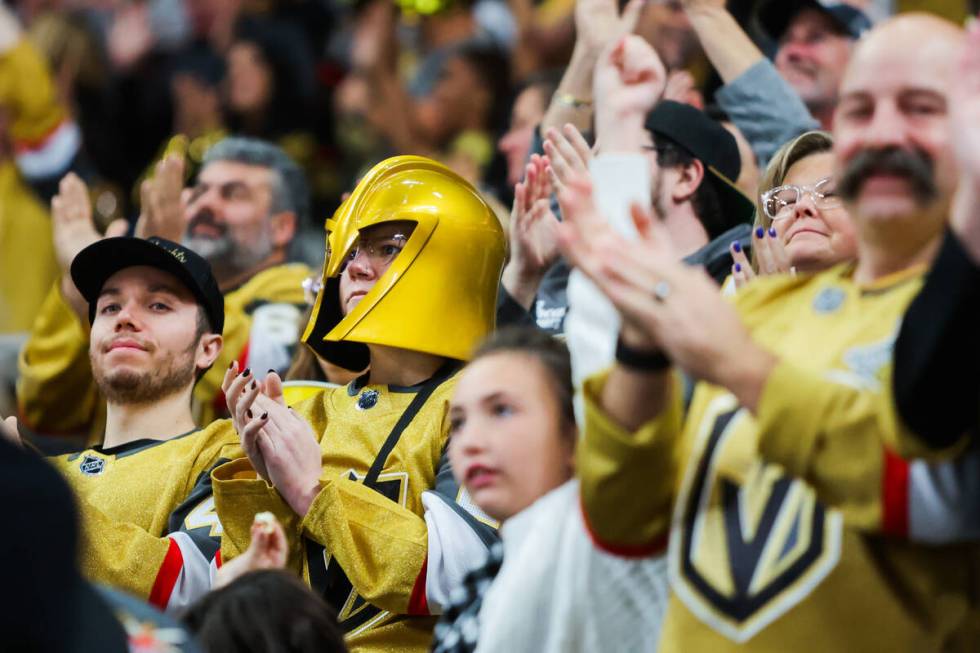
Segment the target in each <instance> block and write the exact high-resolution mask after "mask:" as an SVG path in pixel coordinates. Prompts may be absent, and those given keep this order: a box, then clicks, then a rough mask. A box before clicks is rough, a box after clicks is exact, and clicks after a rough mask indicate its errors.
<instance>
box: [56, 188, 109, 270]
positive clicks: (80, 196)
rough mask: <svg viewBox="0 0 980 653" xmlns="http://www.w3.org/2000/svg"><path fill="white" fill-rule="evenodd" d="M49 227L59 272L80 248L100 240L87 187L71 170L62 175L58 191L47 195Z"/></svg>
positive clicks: (67, 264) (73, 258)
mask: <svg viewBox="0 0 980 653" xmlns="http://www.w3.org/2000/svg"><path fill="white" fill-rule="evenodd" d="M51 226H52V230H53V236H54V249H55V255H56V256H57V259H58V265H59V266H60V267H61V271H62V272H68V269H69V268H70V267H71V262H72V261H73V260H75V256H77V255H78V253H79V252H80V251H82V250H83V249H85V248H86V247H88V246H89V245H91V244H92V243H95V242H97V241H99V240H101V239H102V235H101V234H100V233H99V232H98V230H97V229H96V228H95V221H94V220H93V219H92V204H91V201H90V199H89V194H88V186H86V185H85V182H84V181H82V180H81V178H79V176H78V175H76V174H75V173H74V172H70V173H68V174H67V175H65V176H64V177H63V178H62V180H61V183H59V184H58V194H57V195H55V196H54V197H53V198H51Z"/></svg>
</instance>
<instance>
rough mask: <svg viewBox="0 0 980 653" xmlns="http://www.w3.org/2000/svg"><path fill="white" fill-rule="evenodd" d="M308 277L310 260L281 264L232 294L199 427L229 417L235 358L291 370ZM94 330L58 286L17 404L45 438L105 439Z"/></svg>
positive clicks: (30, 348)
mask: <svg viewBox="0 0 980 653" xmlns="http://www.w3.org/2000/svg"><path fill="white" fill-rule="evenodd" d="M309 274H310V270H309V268H308V267H306V266H305V265H301V264H290V265H279V266H276V267H272V268H269V269H268V270H264V271H263V272H260V273H259V274H257V275H255V276H254V277H252V278H251V279H250V280H249V281H248V282H247V283H245V284H244V285H242V286H241V287H239V288H238V289H236V290H233V291H231V292H228V293H227V294H225V329H224V345H223V347H222V350H221V354H220V355H219V356H218V359H217V360H216V361H215V362H214V366H213V367H212V368H211V369H210V370H208V371H207V373H206V374H205V375H204V377H203V378H201V380H200V381H199V382H198V383H197V385H196V386H195V387H194V406H195V417H196V418H197V423H198V424H209V423H210V422H212V421H213V420H215V419H217V418H219V417H222V416H224V415H226V414H227V412H226V408H225V403H224V394H223V393H222V392H221V381H222V379H223V378H224V374H225V371H226V370H227V369H228V366H229V365H230V364H231V362H232V361H233V360H237V361H239V364H240V365H241V367H242V369H244V368H245V367H248V366H252V367H253V368H255V369H260V370H266V369H270V368H273V369H276V370H279V371H285V370H286V369H287V368H288V367H289V361H290V359H291V351H292V346H293V345H294V344H295V343H296V341H297V337H298V334H299V324H300V322H301V320H302V309H301V306H303V305H304V298H303V288H302V285H301V284H302V281H303V279H305V278H306V277H307V276H309ZM88 329H89V325H88V324H87V323H86V324H82V323H81V322H79V320H78V318H77V317H76V316H75V314H74V313H73V312H72V310H71V308H69V307H68V305H67V303H66V302H65V300H64V298H63V297H62V296H61V290H60V289H59V288H58V284H55V286H54V287H53V288H51V291H50V292H49V293H48V296H47V298H46V299H45V301H44V305H43V306H42V308H41V312H40V314H39V316H38V318H37V320H36V321H35V323H34V328H33V330H32V331H31V335H30V338H29V339H28V341H27V343H26V344H25V345H24V348H23V350H22V351H21V354H20V359H19V370H18V371H19V377H18V380H17V404H18V409H19V412H20V417H21V419H22V420H23V422H24V424H25V425H26V426H27V427H29V428H30V429H32V430H34V431H36V432H38V433H40V434H42V435H43V434H53V435H69V436H70V435H78V434H84V435H85V436H86V438H87V442H88V443H89V444H92V443H95V442H98V440H99V439H100V438H101V434H102V432H103V431H104V426H105V402H104V401H103V399H102V397H101V396H100V395H99V392H98V389H97V388H96V386H95V381H94V380H93V378H92V368H91V366H90V364H89V357H88Z"/></svg>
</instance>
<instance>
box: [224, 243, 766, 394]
mask: <svg viewBox="0 0 980 653" xmlns="http://www.w3.org/2000/svg"><path fill="white" fill-rule="evenodd" d="M759 238H762V236H759ZM251 373H252V368H250V367H246V368H245V371H244V372H242V376H248V375H249V374H251Z"/></svg>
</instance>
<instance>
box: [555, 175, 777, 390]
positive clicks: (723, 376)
mask: <svg viewBox="0 0 980 653" xmlns="http://www.w3.org/2000/svg"><path fill="white" fill-rule="evenodd" d="M562 194H563V195H565V196H566V197H565V198H564V201H565V203H566V204H567V205H568V206H569V207H571V210H570V211H568V213H567V214H565V216H564V217H565V220H564V222H562V224H561V226H560V228H559V237H560V240H559V242H560V244H561V248H562V252H563V253H564V254H565V256H566V258H568V260H569V261H571V262H572V263H573V264H574V265H575V266H576V267H577V268H579V269H580V270H582V272H583V273H584V274H585V275H586V276H588V277H589V278H590V279H591V280H592V281H593V282H594V283H595V284H596V286H598V288H599V289H600V290H601V291H602V292H603V294H605V295H606V296H607V297H608V298H609V300H610V301H611V302H612V304H613V305H614V306H615V307H616V309H617V310H618V311H619V313H620V316H621V317H622V321H623V330H622V336H623V337H624V339H626V338H627V337H628V338H629V340H630V341H629V342H628V343H627V344H629V345H630V346H633V347H642V348H644V349H656V348H661V349H663V350H664V351H665V352H666V353H667V355H668V357H669V358H670V359H671V360H672V361H673V362H674V363H675V364H677V365H678V366H679V367H681V368H683V369H684V370H685V371H687V372H688V373H689V374H691V376H693V377H694V378H696V379H704V380H707V381H709V382H711V383H716V384H719V385H723V386H725V387H728V388H729V389H730V390H731V391H732V392H733V393H735V394H736V396H738V397H739V399H741V400H744V401H745V402H747V403H744V404H743V405H745V406H747V407H749V408H753V407H754V406H755V405H756V403H757V401H758V397H759V395H760V393H761V388H762V386H763V384H764V381H765V379H766V378H767V376H768V373H769V371H770V370H771V368H772V366H773V365H774V364H775V363H774V361H775V359H774V358H773V357H772V356H771V355H770V354H768V353H767V352H765V351H764V350H762V349H760V348H759V347H758V346H757V345H755V343H754V342H752V340H751V338H750V337H749V335H748V332H747V330H746V329H745V327H744V326H743V325H742V323H741V321H740V319H739V317H738V314H737V313H736V312H735V309H734V308H733V307H732V306H731V305H730V304H729V303H728V302H727V301H725V300H724V299H723V298H722V297H721V294H720V293H719V290H718V286H716V285H715V283H714V282H713V281H712V280H711V279H710V278H709V277H708V276H707V275H706V274H705V273H704V271H703V270H701V269H699V268H694V267H689V266H687V265H685V264H684V263H682V262H681V261H679V260H678V256H677V252H676V250H675V249H674V247H673V246H672V245H671V243H670V239H669V237H668V234H667V233H666V230H665V228H664V227H663V225H662V224H661V223H660V222H659V221H657V220H654V219H652V217H651V216H650V215H649V213H648V212H647V211H646V209H644V208H642V207H639V206H636V205H634V206H633V208H632V215H633V221H634V224H635V225H636V229H637V232H638V233H639V235H640V238H639V240H637V241H630V240H628V239H626V238H624V237H622V236H621V235H619V234H618V233H617V232H616V231H615V230H614V229H613V228H612V227H611V226H609V224H608V222H607V221H605V220H603V219H602V217H601V216H599V215H598V212H597V211H596V209H595V205H594V203H593V202H592V200H591V197H590V196H591V188H590V186H589V184H588V183H587V182H584V183H582V182H577V181H573V183H571V184H570V185H569V186H568V187H567V188H566V189H565V190H564V191H562ZM742 372H745V373H746V376H742V375H741V373H742Z"/></svg>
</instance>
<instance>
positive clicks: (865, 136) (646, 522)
mask: <svg viewBox="0 0 980 653" xmlns="http://www.w3.org/2000/svg"><path fill="white" fill-rule="evenodd" d="M962 44H963V34H962V31H961V30H960V29H959V28H958V27H956V26H955V25H953V24H951V23H948V22H945V21H943V20H941V19H938V18H935V17H930V16H926V15H922V14H918V15H916V14H911V15H903V16H901V17H899V18H896V19H894V20H891V21H889V22H888V23H886V24H885V25H883V26H881V27H880V28H878V29H876V30H875V31H873V32H871V33H869V34H868V36H867V37H865V38H864V39H863V40H862V41H861V43H860V44H859V45H858V47H857V48H856V50H855V53H854V57H853V59H852V61H851V64H850V65H849V67H848V69H847V73H846V75H845V77H844V80H843V83H842V86H841V89H840V97H841V100H840V103H839V104H838V108H837V112H836V114H835V118H834V136H835V156H836V159H837V166H838V169H839V171H840V172H839V176H840V177H841V179H842V184H841V186H842V187H843V188H844V193H845V201H846V202H847V203H848V205H849V212H850V215H851V216H852V219H853V220H854V222H855V227H856V231H857V235H858V258H857V261H856V262H854V263H848V264H843V265H840V266H837V267H835V268H832V269H831V270H829V271H826V272H823V273H820V274H817V275H815V276H812V277H805V278H804V277H795V278H794V277H782V278H780V277H775V278H770V279H764V280H761V281H760V282H758V283H755V284H753V285H752V286H750V287H749V288H747V289H746V290H747V292H746V293H745V294H744V295H741V294H740V295H739V296H737V297H736V299H735V300H734V306H730V305H727V304H726V303H724V302H722V301H720V300H719V298H718V296H717V292H716V290H715V288H714V287H713V286H712V284H711V283H710V282H709V281H708V280H707V279H705V278H704V275H703V274H699V273H697V272H695V271H692V270H690V269H687V268H685V267H683V266H679V265H676V264H675V263H673V262H672V261H674V260H675V259H674V257H673V256H672V251H671V250H672V247H671V245H670V244H669V242H667V239H665V237H664V233H663V229H662V227H661V226H660V225H659V224H658V223H657V222H655V221H651V220H650V218H649V217H648V216H646V215H644V214H643V212H642V211H637V210H634V218H635V221H636V223H637V228H638V230H639V232H640V234H641V242H640V243H639V244H633V243H630V242H629V241H626V240H624V239H622V238H620V237H618V236H617V235H616V234H615V233H613V232H612V231H611V230H610V229H609V228H608V227H604V226H603V224H602V222H601V221H600V220H598V219H597V217H596V215H595V213H594V209H593V208H592V207H591V206H590V204H589V196H588V195H589V194H588V189H587V188H585V187H579V188H576V187H575V186H572V187H571V189H570V192H569V197H568V198H567V199H568V200H570V201H572V202H573V203H578V206H579V210H571V211H568V212H567V213H566V220H567V223H566V224H567V226H565V225H563V226H562V231H563V232H564V233H563V242H564V243H565V248H566V250H567V252H568V255H569V257H570V259H571V260H573V261H574V263H575V264H576V265H577V266H579V267H580V268H581V269H582V270H583V271H585V272H586V273H587V274H588V275H589V276H590V277H591V278H593V279H594V280H595V282H596V283H597V285H599V286H600V287H601V288H602V290H603V291H604V292H605V293H606V294H607V296H609V298H610V299H611V301H612V302H613V303H614V304H615V305H616V307H617V308H618V310H619V312H620V315H621V317H622V324H623V326H622V329H621V330H620V332H619V341H620V344H619V348H618V351H617V364H616V365H615V366H614V367H613V369H612V370H611V371H610V372H609V373H608V374H606V375H602V376H599V377H597V378H594V379H591V380H589V381H588V382H587V383H586V386H585V388H584V392H583V394H584V395H585V404H586V419H585V429H584V431H585V436H584V440H583V441H582V443H581V445H580V446H581V450H580V452H579V458H578V461H577V462H578V470H579V474H580V476H581V478H582V494H583V506H584V509H585V512H586V516H587V520H586V522H587V523H588V524H589V525H590V527H591V528H592V530H593V532H594V535H595V537H596V539H597V540H598V541H600V542H603V543H604V544H605V545H607V546H610V547H613V549H614V550H617V549H618V550H627V551H635V552H640V551H644V550H647V551H648V550H650V549H651V548H654V547H657V546H666V544H665V539H667V538H668V536H669V556H668V560H669V567H670V575H671V586H672V593H673V595H672V598H671V600H670V606H669V608H668V612H667V618H666V621H665V624H664V628H663V636H662V638H661V650H663V651H667V652H670V651H689V650H711V651H777V650H778V651H783V650H786V651H789V650H791V651H803V652H806V651H828V650H847V651H852V650H853V651H862V650H888V651H909V652H910V653H911V652H913V651H916V652H919V651H941V650H971V649H972V648H973V647H975V640H974V641H971V640H970V639H969V637H970V635H969V632H970V630H971V626H972V625H973V624H972V623H971V616H972V615H973V614H975V609H976V607H977V606H976V598H975V591H974V586H975V585H974V580H975V578H976V576H975V574H976V573H977V572H978V567H977V566H976V560H977V558H976V544H975V537H976V533H975V530H976V529H975V528H971V527H970V526H971V525H970V524H968V523H966V521H967V520H964V519H963V517H962V513H963V512H964V510H963V509H962V508H961V507H960V506H949V505H944V504H943V502H942V497H941V492H939V490H940V489H944V488H943V486H940V485H938V484H936V483H934V482H933V480H932V479H931V478H930V476H931V475H932V474H933V473H935V472H937V470H935V469H933V470H929V469H925V468H916V469H911V468H910V467H909V465H908V464H907V463H906V462H905V461H903V460H901V459H899V458H898V457H897V456H896V455H895V454H894V453H893V451H894V445H895V439H896V436H897V435H898V434H899V433H900V427H899V426H898V424H897V420H896V415H895V411H894V408H893V406H892V403H891V396H890V394H889V393H888V388H889V385H888V380H889V376H890V371H891V370H890V367H889V364H890V360H891V351H892V346H893V343H894V337H895V333H896V330H897V326H898V322H899V320H900V317H901V314H902V313H903V311H904V310H905V308H906V307H907V306H908V304H909V302H910V301H911V299H912V297H913V296H914V295H915V293H916V292H917V291H918V289H919V287H920V284H921V283H922V278H923V276H924V272H925V268H926V266H927V265H928V264H929V263H930V262H931V261H932V259H933V257H934V256H935V254H936V252H937V249H938V247H939V244H940V242H941V237H942V232H943V229H944V225H945V222H946V217H947V215H948V214H949V212H950V208H951V202H952V198H953V194H954V190H955V188H956V180H957V157H956V156H954V151H953V144H952V141H951V134H955V133H956V132H953V131H951V130H950V120H949V114H950V113H954V112H956V111H970V110H971V109H973V108H974V107H975V106H976V104H977V98H978V97H980V84H978V85H973V86H972V88H971V91H970V92H969V93H966V94H960V95H959V96H957V95H955V94H951V93H950V90H949V89H950V88H952V87H953V85H954V83H957V81H958V79H959V78H961V77H963V76H964V74H965V73H966V72H967V71H960V70H958V69H957V66H956V62H957V60H958V58H959V56H960V53H961V51H962ZM974 47H976V46H975V45H974ZM974 75H975V73H974ZM972 112H973V113H974V114H975V110H973V111H972ZM960 124H961V125H964V126H965V123H960ZM975 124H976V122H975V120H974V121H973V125H971V128H972V129H976V127H975ZM959 154H960V157H959V160H960V162H961V163H962V162H964V161H967V162H969V161H970V159H969V158H968V157H971V156H972V157H975V156H976V154H975V151H970V150H967V148H962V150H961V151H960V153H959ZM974 206H975V205H974ZM573 353H574V352H573ZM674 365H676V366H677V367H679V368H681V369H683V370H684V371H685V372H687V373H688V374H689V375H690V376H692V377H694V378H697V379H699V380H700V381H699V383H698V385H697V387H696V389H695V392H694V397H693V400H692V402H691V404H690V406H689V407H685V406H684V405H683V403H682V401H681V394H680V391H679V387H678V384H677V383H676V381H675V376H674V375H672V374H671V373H670V372H671V369H670V368H671V367H672V366H674ZM652 479H658V480H656V481H653V480H652ZM613 488H618V491H616V490H613ZM930 491H931V492H930ZM640 492H642V493H643V496H645V501H643V502H637V501H636V500H635V497H636V496H637V495H638V494H639V493H640Z"/></svg>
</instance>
